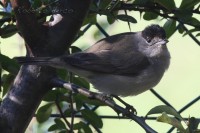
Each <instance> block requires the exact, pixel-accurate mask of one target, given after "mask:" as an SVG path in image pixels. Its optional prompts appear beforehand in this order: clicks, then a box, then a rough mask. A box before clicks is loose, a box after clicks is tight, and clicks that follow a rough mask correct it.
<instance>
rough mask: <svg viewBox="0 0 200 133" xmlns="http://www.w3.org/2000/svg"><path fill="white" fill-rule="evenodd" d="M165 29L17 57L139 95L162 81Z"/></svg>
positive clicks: (105, 88) (166, 56)
mask: <svg viewBox="0 0 200 133" xmlns="http://www.w3.org/2000/svg"><path fill="white" fill-rule="evenodd" d="M167 42H168V41H167V40H166V35H165V31H164V29H163V28H161V27H160V26H158V25H151V26H148V27H146V28H145V29H144V30H143V31H141V32H135V33H134V32H128V33H122V34H117V35H113V36H110V37H107V38H105V39H102V40H100V41H98V42H97V43H96V44H94V45H93V46H91V47H90V48H88V49H87V50H85V51H83V52H78V53H73V54H71V55H63V56H60V57H18V58H17V60H18V62H19V63H22V64H28V65H48V66H53V67H57V68H65V69H67V70H69V71H71V72H73V73H75V74H77V75H79V76H82V77H84V78H85V79H86V80H87V81H89V82H90V83H92V84H93V85H94V87H95V88H96V89H98V90H99V91H100V92H103V93H106V94H114V95H118V96H130V95H137V94H139V93H142V92H144V91H146V90H148V89H151V88H152V87H154V86H155V85H157V84H158V83H159V81H160V80H161V78H162V76H163V74H164V72H165V70H166V69H167V68H168V67H169V64H170V54H169V51H168V49H167V46H166V43H167Z"/></svg>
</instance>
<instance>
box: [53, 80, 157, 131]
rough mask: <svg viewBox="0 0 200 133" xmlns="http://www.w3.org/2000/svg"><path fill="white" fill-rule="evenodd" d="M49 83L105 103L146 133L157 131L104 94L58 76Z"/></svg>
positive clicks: (143, 119)
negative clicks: (135, 123)
mask: <svg viewBox="0 0 200 133" xmlns="http://www.w3.org/2000/svg"><path fill="white" fill-rule="evenodd" d="M51 83H52V85H53V86H55V87H64V88H65V89H67V90H70V91H73V92H75V93H79V94H82V95H84V96H86V97H88V98H93V99H97V100H99V101H101V102H103V103H105V104H106V105H108V106H110V107H111V108H112V109H114V110H115V111H116V112H118V113H122V114H123V115H124V116H126V117H128V118H130V119H132V120H134V121H135V122H137V123H138V124H139V125H140V126H141V127H142V128H143V129H144V130H145V131H146V132H147V133H157V132H156V131H155V130H153V129H152V128H151V127H150V126H149V125H147V124H146V122H145V118H143V117H138V116H136V115H135V114H134V113H133V112H130V111H129V110H127V109H125V108H123V107H121V106H119V105H117V104H116V103H114V102H113V101H112V100H110V99H109V98H107V97H105V95H102V94H99V93H94V92H91V91H89V90H88V89H85V88H82V87H79V86H77V85H74V84H70V83H68V82H65V81H63V80H61V79H58V78H53V79H52V82H51Z"/></svg>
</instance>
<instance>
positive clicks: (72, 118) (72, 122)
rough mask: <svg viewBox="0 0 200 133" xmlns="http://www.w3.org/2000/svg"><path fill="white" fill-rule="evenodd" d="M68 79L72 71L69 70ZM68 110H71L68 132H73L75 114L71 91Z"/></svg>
mask: <svg viewBox="0 0 200 133" xmlns="http://www.w3.org/2000/svg"><path fill="white" fill-rule="evenodd" d="M69 81H70V82H71V81H72V73H71V72H69ZM69 95H70V110H71V126H70V131H69V132H70V133H73V129H74V116H75V112H74V106H73V99H74V98H73V92H72V91H71V92H70V94H69Z"/></svg>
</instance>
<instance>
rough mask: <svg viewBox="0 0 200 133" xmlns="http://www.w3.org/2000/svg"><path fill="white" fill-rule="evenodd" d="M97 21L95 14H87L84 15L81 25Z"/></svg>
mask: <svg viewBox="0 0 200 133" xmlns="http://www.w3.org/2000/svg"><path fill="white" fill-rule="evenodd" d="M96 22H97V14H94V13H93V14H88V15H87V17H85V19H84V21H83V24H82V26H84V25H86V24H88V23H91V24H95V23H96Z"/></svg>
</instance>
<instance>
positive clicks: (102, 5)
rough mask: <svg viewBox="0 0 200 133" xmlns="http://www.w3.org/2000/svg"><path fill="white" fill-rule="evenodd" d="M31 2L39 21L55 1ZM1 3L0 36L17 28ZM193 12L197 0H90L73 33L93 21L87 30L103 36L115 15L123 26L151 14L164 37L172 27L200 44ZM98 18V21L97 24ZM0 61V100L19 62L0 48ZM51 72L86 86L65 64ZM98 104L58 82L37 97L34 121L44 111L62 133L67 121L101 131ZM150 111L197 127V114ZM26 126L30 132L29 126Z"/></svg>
mask: <svg viewBox="0 0 200 133" xmlns="http://www.w3.org/2000/svg"><path fill="white" fill-rule="evenodd" d="M31 3H32V8H33V9H34V11H36V12H37V17H38V21H39V22H41V23H44V22H45V21H48V20H49V16H50V15H52V14H54V13H55V7H56V3H57V1H56V0H32V1H31ZM1 6H2V8H1V11H0V17H1V19H0V27H1V28H0V36H1V38H2V39H6V38H8V39H9V38H10V37H12V36H13V35H15V34H16V33H19V31H18V29H17V27H16V20H15V17H14V13H13V11H12V9H11V7H10V4H9V1H8V2H5V1H3V2H1ZM134 12H138V13H139V15H140V18H138V17H135V16H134V14H133V13H134ZM199 15H200V0H190V1H189V0H182V1H180V2H176V3H175V2H174V1H173V0H171V1H168V0H135V1H133V0H124V1H122V0H94V1H93V3H92V5H91V6H90V12H89V14H88V16H87V18H86V19H85V21H84V23H83V27H82V29H81V30H80V32H79V34H78V36H77V39H78V38H79V37H81V38H84V37H85V34H86V33H87V32H86V31H87V29H89V28H90V26H94V25H96V26H97V27H98V30H95V31H93V33H92V34H93V35H94V38H95V39H99V38H102V37H103V36H102V33H103V34H104V36H108V34H107V33H106V32H105V31H106V30H107V29H109V27H110V26H113V25H116V23H119V22H121V21H124V22H125V23H123V24H126V26H127V27H129V30H132V29H134V27H136V26H137V24H138V22H140V23H141V22H142V21H145V20H146V21H152V20H153V21H155V20H157V21H156V22H157V23H159V21H162V24H160V25H161V26H163V27H164V29H165V31H166V33H167V37H168V38H170V37H172V36H173V34H175V32H178V33H179V34H180V35H182V36H183V37H187V36H188V37H190V38H192V40H191V41H194V42H195V43H196V44H197V45H200V42H199V37H200V21H199V19H200V17H199ZM101 17H103V19H104V21H101V20H100V19H99V18H101ZM141 20H142V21H141ZM99 23H100V25H98V24H99ZM133 24H134V25H133ZM132 25H133V28H132ZM100 26H102V27H103V29H102V28H101V27H100ZM134 31H135V30H134ZM19 34H20V33H19ZM77 39H76V40H74V44H77V42H78V40H77ZM4 45H6V44H4ZM5 47H6V46H5ZM81 48H82V49H84V48H83V46H79V47H77V46H76V45H74V46H72V47H71V49H70V50H69V51H70V52H71V53H73V52H78V51H81ZM66 52H68V50H66ZM2 53H3V51H2ZM191 54H192V53H191ZM0 63H1V99H2V100H3V98H4V96H5V95H6V93H7V91H8V89H9V86H10V84H11V83H12V82H13V79H14V77H15V75H16V74H17V72H18V70H19V67H20V66H19V64H17V63H16V62H15V61H14V60H13V59H11V58H9V57H8V56H7V55H6V54H0ZM57 73H58V75H59V77H61V78H62V79H65V80H68V81H70V82H73V83H75V84H77V85H79V86H82V87H84V88H88V89H91V86H90V85H89V83H87V82H86V81H85V80H84V79H82V78H80V77H78V76H77V75H73V74H71V73H68V72H67V71H66V70H58V71H57ZM198 96H199V95H198ZM198 99H199V97H198ZM104 106H105V105H104V104H103V103H101V102H98V101H91V100H88V99H87V98H86V97H84V96H82V95H80V94H74V93H71V92H68V91H66V90H65V89H63V88H57V89H53V90H52V91H50V92H49V93H48V94H46V96H45V97H44V98H43V102H42V104H41V106H40V107H39V108H38V110H37V112H36V115H35V116H36V120H37V122H38V125H37V126H38V128H40V127H43V126H46V124H47V123H46V121H48V120H49V118H50V117H53V118H54V117H55V119H54V121H53V122H50V123H49V124H47V125H48V126H47V127H46V130H48V131H56V132H60V133H62V132H63V133H64V132H66V131H69V130H70V129H72V127H73V129H74V130H75V131H77V132H79V133H82V132H86V133H90V132H93V131H94V130H96V131H97V132H101V130H100V129H101V128H102V127H103V121H102V117H101V116H100V114H99V111H95V110H96V109H97V108H99V107H102V108H104ZM198 109H199V108H198ZM146 112H148V111H146ZM152 114H161V116H159V117H158V119H157V120H158V121H161V122H165V123H168V124H170V125H173V126H174V127H176V129H177V130H178V132H186V133H189V132H193V131H196V132H200V131H199V130H197V127H198V123H199V119H195V118H194V117H191V118H189V119H188V121H189V122H187V123H184V124H183V123H181V122H183V121H184V120H185V119H184V118H183V117H182V116H180V115H179V113H177V111H175V110H174V109H172V108H170V107H166V106H157V107H155V108H153V109H152V110H150V111H149V113H147V115H152ZM170 116H174V117H175V118H174V117H170ZM66 117H69V119H66ZM75 118H76V119H75ZM43 123H45V124H43ZM32 130H33V132H34V128H33V129H32ZM41 130H42V129H41ZM155 130H156V129H155ZM27 132H28V131H27Z"/></svg>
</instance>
